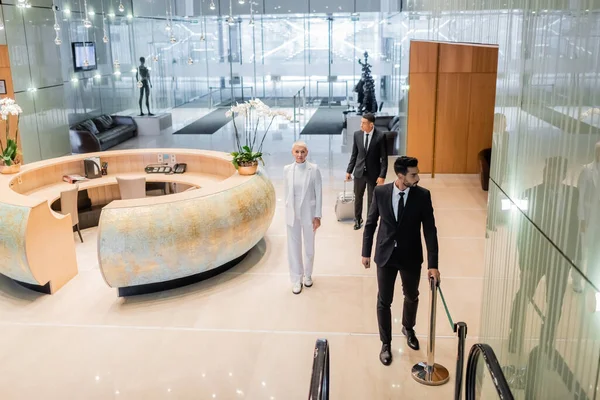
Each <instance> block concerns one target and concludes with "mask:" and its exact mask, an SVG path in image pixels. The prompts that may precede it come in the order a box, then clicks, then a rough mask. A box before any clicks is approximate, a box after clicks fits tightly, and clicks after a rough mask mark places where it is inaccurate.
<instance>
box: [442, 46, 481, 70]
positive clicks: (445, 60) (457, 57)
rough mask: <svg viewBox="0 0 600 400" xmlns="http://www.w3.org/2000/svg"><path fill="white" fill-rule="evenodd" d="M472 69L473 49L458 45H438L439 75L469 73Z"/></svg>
mask: <svg viewBox="0 0 600 400" xmlns="http://www.w3.org/2000/svg"><path fill="white" fill-rule="evenodd" d="M472 67H473V47H471V46H467V45H464V44H459V43H442V44H440V69H439V72H440V74H441V73H464V72H471V68H472Z"/></svg>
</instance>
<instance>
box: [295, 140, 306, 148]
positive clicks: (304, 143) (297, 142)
mask: <svg viewBox="0 0 600 400" xmlns="http://www.w3.org/2000/svg"><path fill="white" fill-rule="evenodd" d="M295 147H301V148H303V149H304V150H306V151H308V145H307V144H306V142H304V141H303V140H297V141H295V142H294V144H293V145H292V151H294V148H295Z"/></svg>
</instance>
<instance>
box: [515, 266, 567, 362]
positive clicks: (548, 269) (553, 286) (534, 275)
mask: <svg viewBox="0 0 600 400" xmlns="http://www.w3.org/2000/svg"><path fill="white" fill-rule="evenodd" d="M546 261H547V260H546ZM523 264H525V265H524V267H523V268H521V277H520V278H521V279H520V284H519V291H518V292H517V294H516V295H515V298H514V300H513V304H512V310H511V315H510V332H509V335H508V351H509V352H511V353H513V354H519V353H521V351H522V350H523V336H524V334H525V325H526V324H528V323H529V324H530V322H528V321H526V316H527V307H528V306H529V303H530V301H531V299H532V298H533V296H534V295H535V291H536V289H537V287H538V284H539V283H540V281H541V280H542V277H544V276H545V277H546V315H545V316H544V319H543V322H542V327H541V332H540V344H542V345H544V346H548V347H549V348H553V346H554V335H555V333H556V328H557V326H558V323H559V322H560V317H561V315H562V307H563V300H564V297H565V291H566V290H567V283H568V280H569V270H570V268H568V267H567V266H566V265H561V264H560V263H554V264H552V263H551V262H543V261H542V262H532V261H528V262H527V261H526V262H523ZM564 264H566V263H564ZM530 334H531V335H533V332H532V333H530Z"/></svg>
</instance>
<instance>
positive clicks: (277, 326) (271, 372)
mask: <svg viewBox="0 0 600 400" xmlns="http://www.w3.org/2000/svg"><path fill="white" fill-rule="evenodd" d="M206 111H208V110H194V109H183V110H177V109H176V110H174V113H173V116H174V123H175V124H180V125H179V126H181V124H182V122H181V121H182V120H186V119H191V118H190V115H191V114H194V116H198V117H199V116H201V115H202V114H203V113H205V112H206ZM304 118H306V117H304ZM303 123H305V122H303ZM175 124H174V125H175ZM298 125H302V124H297V125H296V126H295V128H294V126H293V125H292V124H286V125H280V126H277V127H275V126H274V128H275V129H273V130H272V131H271V132H270V133H269V134H268V137H267V140H266V141H265V151H266V152H267V153H268V155H267V157H266V159H265V161H266V163H267V171H268V173H269V175H270V177H271V179H272V180H273V182H274V184H275V187H276V191H277V195H278V207H277V210H276V214H275V218H274V221H273V224H272V226H271V227H270V229H269V231H268V232H267V235H266V236H265V238H264V240H262V241H261V242H260V243H259V244H258V245H257V246H256V247H255V248H254V249H253V250H252V251H251V252H250V254H249V256H248V257H247V258H246V259H245V260H244V261H243V262H242V263H241V264H240V265H238V266H236V267H235V268H233V269H231V270H229V271H228V272H227V273H224V274H222V275H220V276H217V277H215V278H213V279H210V280H207V281H204V282H202V283H199V284H195V285H192V286H188V287H184V288H180V289H176V290H172V291H168V292H162V293H156V294H152V295H144V296H138V297H131V298H125V299H122V298H117V294H116V291H115V290H114V289H110V288H109V287H107V286H106V284H105V283H104V281H103V279H102V276H101V274H100V271H99V269H98V265H97V260H96V230H95V229H88V230H85V231H84V232H83V235H84V243H79V241H78V240H77V241H76V246H77V257H78V262H79V270H80V272H79V275H78V276H77V277H76V278H75V279H73V281H71V282H70V283H69V284H68V285H66V286H65V287H64V288H63V289H62V290H61V291H59V292H58V293H57V294H56V295H54V296H43V295H39V294H37V293H33V292H31V291H28V290H27V289H24V288H22V287H20V286H18V285H16V284H15V283H13V282H12V281H10V280H8V279H6V278H4V277H0V339H1V340H0V359H1V360H2V363H1V364H0V398H2V399H3V400H4V399H34V398H39V397H40V396H41V395H42V394H43V395H44V397H45V398H48V399H109V398H114V399H213V398H215V399H238V398H247V399H285V400H293V399H304V398H306V397H307V393H308V386H309V381H310V371H311V366H312V351H313V347H314V343H315V340H316V339H317V338H321V337H322V338H327V339H329V340H330V342H331V352H332V358H331V363H332V365H331V374H332V377H331V382H332V389H331V390H332V397H331V398H332V399H392V398H400V397H401V395H402V394H405V395H408V394H410V397H411V398H415V399H416V398H425V397H429V398H436V399H437V398H450V397H451V395H452V393H453V390H454V389H453V384H452V383H449V384H446V385H444V386H442V387H427V386H422V385H420V384H418V383H416V382H415V381H414V380H413V379H412V377H411V375H410V370H411V367H412V365H413V364H415V363H417V362H419V361H423V360H425V359H426V350H425V347H426V346H425V345H424V344H425V336H424V335H425V334H426V330H427V296H428V295H427V290H426V282H425V281H422V284H421V293H422V295H421V299H422V302H421V307H420V309H419V314H418V320H417V327H416V329H417V334H418V335H419V337H420V339H421V343H422V346H421V350H420V351H418V352H415V351H412V350H410V349H409V348H408V347H407V346H406V342H405V340H404V339H403V337H402V336H401V334H400V324H399V321H400V320H401V311H402V301H401V294H400V293H401V286H400V283H399V282H398V284H397V288H396V301H395V302H394V305H393V316H394V322H395V323H394V334H395V336H394V342H393V350H394V356H395V359H394V362H393V364H392V365H391V366H390V367H384V366H382V365H381V364H380V362H379V359H378V354H379V349H380V342H379V338H378V334H377V321H376V313H375V305H376V294H377V284H376V279H375V271H374V270H373V269H371V270H365V269H363V268H362V266H361V265H360V248H361V238H362V235H361V234H362V231H358V232H357V231H354V230H353V229H352V224H351V222H337V221H336V219H335V214H334V209H333V206H334V203H335V198H336V196H337V194H338V193H339V192H340V191H341V190H343V180H342V179H343V176H344V173H345V168H346V165H347V162H348V158H349V153H348V152H349V150H348V149H349V146H348V144H347V143H344V137H345V135H337V137H333V136H308V137H306V138H303V139H304V140H306V141H307V142H308V144H309V147H310V154H309V158H310V160H311V161H313V162H316V163H317V164H319V167H320V168H321V169H322V174H323V180H324V182H323V185H324V198H323V200H324V209H323V226H322V228H321V229H320V230H319V232H318V234H317V245H316V263H315V274H314V282H315V283H314V286H313V287H312V288H310V289H306V290H304V291H303V292H302V294H300V295H298V296H295V295H293V294H292V292H291V285H290V282H289V277H288V271H287V254H286V247H285V246H286V238H285V232H286V230H285V223H284V213H283V206H282V204H281V196H282V188H283V182H282V168H283V165H285V164H287V163H289V162H291V161H292V160H291V155H290V153H289V151H290V146H291V144H292V143H293V141H294V140H295V139H297V132H298V131H299V129H300V127H299V126H298ZM232 140H233V137H232V131H231V127H230V126H226V127H224V128H223V129H221V130H220V131H219V132H217V133H215V134H214V135H209V136H207V135H198V136H195V135H171V134H170V133H165V134H163V135H161V136H159V137H154V138H149V137H138V138H136V139H135V140H130V141H128V142H126V143H123V144H122V145H121V146H120V148H130V147H193V148H205V149H215V150H224V151H228V150H231V144H232ZM350 144H351V143H350ZM392 178H393V173H392V168H390V171H389V173H388V181H391V180H392ZM422 185H423V186H424V187H427V188H429V189H431V190H432V193H433V200H434V206H435V211H436V218H437V224H438V230H439V237H440V248H441V257H440V260H441V261H440V269H441V272H442V276H443V284H442V285H443V288H444V294H445V295H446V297H447V300H448V304H449V307H450V310H451V312H452V317H453V319H454V321H465V322H467V323H468V324H469V344H471V343H474V342H475V340H476V337H477V335H478V333H479V318H480V317H479V315H480V302H481V294H482V293H481V292H482V275H483V257H484V235H485V214H486V211H485V208H486V193H485V192H482V191H481V189H480V188H479V183H478V177H476V176H438V177H436V178H435V179H431V178H429V177H427V176H423V177H422ZM465 288H469V290H468V291H466V290H465ZM437 322H438V324H437V326H438V340H437V353H436V356H437V360H438V362H440V363H442V364H443V365H445V366H446V367H447V368H448V369H449V370H450V372H451V374H453V372H454V368H455V355H456V339H455V338H454V336H453V332H452V330H451V328H450V324H449V323H448V320H447V318H446V316H445V314H444V313H443V312H439V313H438V321H437Z"/></svg>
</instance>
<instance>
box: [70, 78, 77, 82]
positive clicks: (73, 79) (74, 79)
mask: <svg viewBox="0 0 600 400" xmlns="http://www.w3.org/2000/svg"><path fill="white" fill-rule="evenodd" d="M71 82H79V79H77V77H73V78H71Z"/></svg>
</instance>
